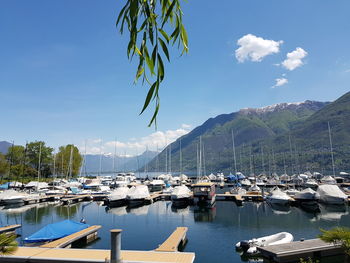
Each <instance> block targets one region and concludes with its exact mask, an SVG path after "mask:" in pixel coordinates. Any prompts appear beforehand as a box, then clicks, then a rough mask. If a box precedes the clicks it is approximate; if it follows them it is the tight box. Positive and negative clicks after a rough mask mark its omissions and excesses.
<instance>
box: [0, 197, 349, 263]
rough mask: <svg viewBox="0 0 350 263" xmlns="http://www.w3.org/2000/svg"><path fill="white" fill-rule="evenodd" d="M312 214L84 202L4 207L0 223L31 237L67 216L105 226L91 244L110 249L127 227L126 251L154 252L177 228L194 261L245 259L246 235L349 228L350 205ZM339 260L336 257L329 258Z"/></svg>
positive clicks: (253, 206)
mask: <svg viewBox="0 0 350 263" xmlns="http://www.w3.org/2000/svg"><path fill="white" fill-rule="evenodd" d="M320 209H321V211H320V212H310V211H306V210H303V209H301V208H297V207H291V208H287V209H286V208H278V207H277V208H276V207H271V206H270V205H268V204H266V203H251V202H246V203H244V205H243V207H238V206H236V204H235V203H234V202H217V203H216V206H215V207H214V208H212V209H198V208H195V207H187V208H184V209H175V208H173V207H172V205H171V202H170V201H159V202H156V203H154V204H152V205H148V206H143V207H140V208H134V209H128V208H127V207H120V208H113V209H110V210H108V209H106V207H105V206H102V203H97V202H84V203H79V204H75V205H71V206H62V205H60V204H38V205H32V206H24V207H21V208H11V209H5V208H2V209H1V210H0V220H1V221H0V224H1V225H6V224H15V223H16V224H22V226H23V227H22V228H21V229H20V230H18V233H19V234H22V237H20V238H19V239H18V241H19V242H22V238H24V237H27V236H29V235H30V234H32V233H34V232H35V231H37V230H39V229H40V228H42V227H43V226H45V225H46V224H49V223H53V222H58V221H61V220H64V219H68V218H70V219H73V220H76V221H80V219H81V218H82V217H84V218H85V219H86V222H87V223H88V224H91V225H93V224H99V225H102V229H101V230H100V231H99V239H98V240H96V241H94V242H93V243H91V244H89V245H88V246H87V247H88V248H96V249H109V244H110V234H109V230H110V229H113V228H121V229H123V233H122V249H130V250H152V249H155V248H156V247H157V246H158V245H159V244H161V243H162V242H163V241H164V240H165V239H166V238H167V237H168V236H169V235H170V234H171V233H172V231H173V230H174V229H175V228H176V227H178V226H187V227H188V228H189V231H188V234H187V237H188V243H187V245H186V247H185V249H184V251H189V252H195V253H196V261H195V262H231V263H232V262H242V259H241V257H240V255H239V254H238V253H237V252H236V251H235V249H234V244H235V243H236V242H237V241H240V240H242V239H250V238H252V237H260V236H264V235H269V234H273V233H276V232H281V231H287V232H290V233H292V234H293V235H294V238H295V239H296V240H299V239H300V238H314V237H315V236H317V235H318V234H319V233H320V230H319V229H320V228H324V229H328V228H331V227H334V226H338V225H341V226H348V227H350V215H349V209H348V207H347V206H344V207H324V206H321V208H320ZM329 262H335V261H329Z"/></svg>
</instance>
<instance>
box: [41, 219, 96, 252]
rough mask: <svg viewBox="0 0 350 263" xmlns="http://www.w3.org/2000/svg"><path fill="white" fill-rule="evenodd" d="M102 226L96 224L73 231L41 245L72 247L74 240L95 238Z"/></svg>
mask: <svg viewBox="0 0 350 263" xmlns="http://www.w3.org/2000/svg"><path fill="white" fill-rule="evenodd" d="M100 228H101V226H99V225H95V226H90V227H88V228H85V229H83V230H81V231H79V232H76V233H73V234H71V235H69V236H66V237H63V238H60V239H57V240H55V241H52V242H49V243H46V244H44V245H41V246H40V247H43V248H65V247H70V246H71V245H72V244H73V243H74V242H77V241H81V240H82V239H84V240H85V241H86V243H88V242H90V241H92V240H95V239H96V237H97V230H99V229H100Z"/></svg>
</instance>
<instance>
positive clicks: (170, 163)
mask: <svg viewBox="0 0 350 263" xmlns="http://www.w3.org/2000/svg"><path fill="white" fill-rule="evenodd" d="M169 174H171V143H170V145H169Z"/></svg>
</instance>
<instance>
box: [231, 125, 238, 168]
mask: <svg viewBox="0 0 350 263" xmlns="http://www.w3.org/2000/svg"><path fill="white" fill-rule="evenodd" d="M231 136H232V151H233V162H234V168H235V174H237V163H236V149H235V137H234V136H233V130H231Z"/></svg>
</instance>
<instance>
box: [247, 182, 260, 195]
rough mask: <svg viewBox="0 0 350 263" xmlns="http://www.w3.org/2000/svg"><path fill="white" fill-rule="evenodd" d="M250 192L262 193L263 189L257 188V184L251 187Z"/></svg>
mask: <svg viewBox="0 0 350 263" xmlns="http://www.w3.org/2000/svg"><path fill="white" fill-rule="evenodd" d="M248 192H258V193H260V192H261V189H260V187H259V186H257V185H256V184H254V185H252V186H251V187H249V189H248Z"/></svg>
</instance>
